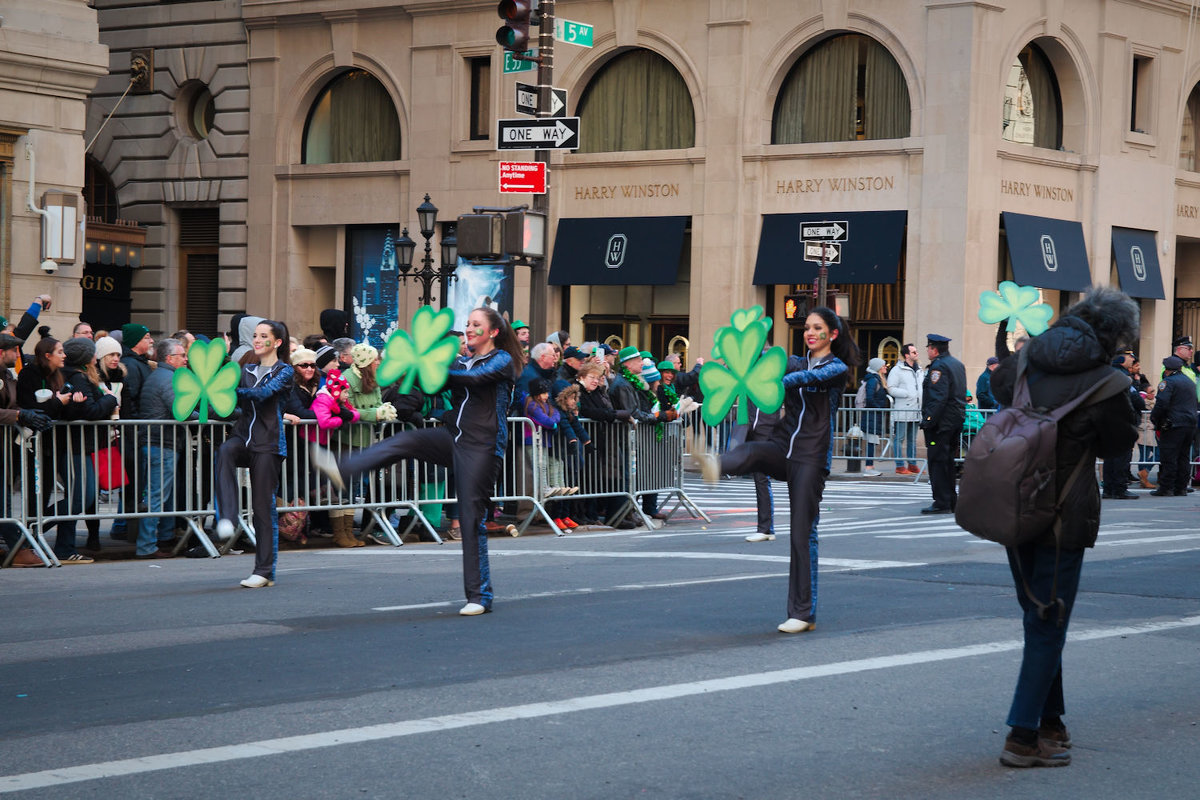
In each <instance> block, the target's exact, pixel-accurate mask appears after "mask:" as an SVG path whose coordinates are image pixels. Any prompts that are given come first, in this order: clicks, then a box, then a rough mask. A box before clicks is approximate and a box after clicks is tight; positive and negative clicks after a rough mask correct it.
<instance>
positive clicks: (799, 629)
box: [779, 617, 817, 633]
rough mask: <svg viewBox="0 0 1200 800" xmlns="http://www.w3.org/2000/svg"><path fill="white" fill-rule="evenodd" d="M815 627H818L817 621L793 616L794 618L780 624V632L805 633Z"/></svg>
mask: <svg viewBox="0 0 1200 800" xmlns="http://www.w3.org/2000/svg"><path fill="white" fill-rule="evenodd" d="M815 627H817V624H816V623H815V622H805V621H804V620H802V619H796V618H795V617H793V618H792V619H789V620H788V621H786V622H781V623H780V624H779V632H780V633H804V632H806V631H811V630H812V629H813V628H815Z"/></svg>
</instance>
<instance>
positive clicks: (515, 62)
mask: <svg viewBox="0 0 1200 800" xmlns="http://www.w3.org/2000/svg"><path fill="white" fill-rule="evenodd" d="M521 55H523V56H526V57H528V58H535V57H536V56H537V50H536V49H533V50H526V51H525V52H524V53H522V54H521ZM532 71H533V62H532V61H522V60H521V59H519V58H513V54H512V53H510V52H508V51H507V50H505V51H504V74H505V75H508V74H510V73H513V72H532Z"/></svg>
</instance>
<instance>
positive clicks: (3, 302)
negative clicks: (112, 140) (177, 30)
mask: <svg viewBox="0 0 1200 800" xmlns="http://www.w3.org/2000/svg"><path fill="white" fill-rule="evenodd" d="M107 67H108V58H107V53H106V48H105V47H104V46H103V45H102V44H101V43H100V40H99V32H98V29H97V24H96V12H95V11H94V10H93V9H91V8H89V6H88V3H87V2H85V0H44V2H29V1H28V0H0V313H2V314H3V315H4V316H5V317H7V318H9V319H10V320H12V321H14V322H15V321H16V320H17V319H18V318H19V317H20V315H21V312H22V311H24V310H25V309H26V308H28V307H29V305H30V302H31V301H32V300H33V299H34V298H35V297H37V296H38V295H40V294H43V293H48V294H50V295H51V296H53V297H54V299H55V301H56V303H55V305H53V306H52V307H51V310H50V312H47V313H46V314H45V315H43V317H42V318H41V321H42V322H43V323H44V324H48V325H50V326H51V330H52V331H53V332H54V333H55V334H56V335H59V336H63V335H69V333H70V329H71V326H72V325H73V324H74V322H75V321H76V320H78V314H79V310H80V307H81V291H82V290H81V288H80V285H79V281H80V277H81V275H80V271H81V264H82V259H83V241H82V239H83V237H82V233H81V231H80V229H79V226H78V222H79V221H81V220H82V214H83V209H84V202H83V198H82V196H81V191H82V189H83V184H84V167H83V164H84V159H83V151H84V147H85V144H86V142H85V139H84V127H85V117H86V103H87V96H88V93H89V92H90V91H91V90H92V88H93V87H94V86H95V84H96V80H97V79H98V78H99V77H100V76H102V75H104V74H105V73H106V72H107ZM31 174H32V181H33V184H34V185H33V187H32V190H33V191H32V196H33V198H34V199H33V202H34V205H35V206H36V207H37V208H38V209H41V210H45V206H46V204H47V198H48V196H52V197H53V201H52V202H53V204H54V205H55V206H56V207H57V208H59V209H64V208H65V209H69V211H68V212H66V214H67V218H68V219H70V218H72V217H73V219H74V220H75V224H72V225H70V226H69V227H70V231H69V232H60V237H59V240H60V242H61V241H62V235H61V234H63V233H65V235H66V238H67V239H68V240H69V241H68V245H69V247H68V249H64V250H63V252H64V253H66V254H69V255H70V256H71V257H68V258H63V259H60V260H59V261H58V267H57V271H56V272H55V273H54V274H52V275H51V274H47V273H46V272H44V271H43V270H42V269H41V268H40V266H39V265H40V264H41V263H42V261H43V260H44V257H45V254H44V253H43V250H42V228H43V225H44V224H46V223H44V222H43V217H42V215H39V214H37V213H36V212H34V211H30V210H29V209H28V200H29V197H30V179H31ZM59 213H60V214H62V213H63V212H59ZM72 250H73V252H71V251H72ZM64 329H65V331H66V333H65V334H64V333H63V331H64Z"/></svg>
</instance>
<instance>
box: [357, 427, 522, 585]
mask: <svg viewBox="0 0 1200 800" xmlns="http://www.w3.org/2000/svg"><path fill="white" fill-rule="evenodd" d="M406 458H415V459H417V460H418V461H426V462H429V463H432V464H438V465H440V466H443V467H451V468H453V470H454V488H455V491H456V493H457V495H458V519H459V525H460V526H461V528H462V552H463V590H464V591H465V592H466V596H467V602H469V603H479V604H480V605H481V606H484V607H485V608H491V607H492V578H491V570H490V569H489V567H488V552H487V533H486V532H485V530H484V527H483V522H484V518H485V509H486V505H487V503H488V500H489V499H490V498H491V496H492V490H493V488H495V486H496V477H497V476H498V475H499V474H500V464H501V461H500V459H499V458H496V455H495V453H494V452H490V451H489V452H472V451H469V450H465V449H464V448H458V447H456V446H455V445H454V438H453V437H452V436H451V435H450V433H449V431H447V430H446V429H445V428H425V429H420V430H412V431H403V432H401V433H397V434H396V435H395V436H391V437H389V438H387V439H384V440H383V441H382V442H380V443H379V444H376V445H372V446H371V447H368V448H367V449H366V450H360V451H359V452H357V453H355V454H354V455H352V456H349V457H348V458H345V459H342V460H341V461H339V462H338V467H339V468H340V469H341V471H342V479H343V480H345V481H347V482H349V480H350V478H351V477H352V476H354V475H357V474H359V473H362V472H370V471H372V470H377V469H383V468H384V467H388V466H391V465H392V464H395V463H396V462H398V461H403V460H404V459H406Z"/></svg>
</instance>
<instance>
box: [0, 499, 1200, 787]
mask: <svg viewBox="0 0 1200 800" xmlns="http://www.w3.org/2000/svg"><path fill="white" fill-rule="evenodd" d="M689 489H690V491H691V492H692V495H693V497H694V499H695V500H697V501H698V502H699V503H700V505H701V506H702V507H704V508H705V509H707V510H709V511H710V512H711V514H712V517H713V521H712V522H711V523H703V522H700V521H695V520H682V519H681V520H673V521H671V522H670V523H669V524H668V525H667V526H666V527H664V528H663V529H661V530H657V531H654V532H650V533H647V532H625V531H619V532H613V531H609V530H607V529H597V530H594V531H581V532H576V533H573V534H571V535H569V536H567V537H563V538H557V537H554V536H550V535H528V536H524V537H521V538H518V539H512V538H508V537H502V538H493V539H492V541H491V545H492V547H491V551H492V570H493V575H494V580H495V584H496V590H497V600H496V605H495V612H494V613H491V614H488V615H485V616H482V617H474V618H462V617H459V616H458V615H457V610H458V608H459V606H460V605H461V604H462V602H463V601H462V597H461V572H460V552H459V549H458V546H457V545H456V544H447V545H442V546H439V545H434V544H416V545H414V544H409V545H406V546H404V547H403V548H399V549H393V548H386V547H369V548H358V549H355V550H344V551H335V550H317V551H303V552H285V553H283V555H282V556H281V560H280V570H279V576H278V584H277V585H276V586H275V587H273V588H270V589H265V590H256V591H250V590H245V589H240V588H238V587H237V582H238V581H239V580H240V579H241V578H244V577H245V576H246V575H247V574H249V572H250V567H251V557H249V556H240V557H239V556H227V557H224V558H221V559H217V560H211V561H210V560H174V561H159V562H151V563H147V562H132V561H131V562H109V563H102V564H97V565H93V566H81V567H64V568H61V569H57V570H5V571H3V572H0V604H2V606H0V609H2V622H0V631H2V633H3V635H2V636H0V641H3V646H2V647H0V760H2V767H0V795H5V796H7V795H9V794H11V795H12V796H14V797H29V798H35V797H36V798H55V799H56V800H59V799H61V798H208V797H224V796H244V797H253V798H256V800H257V799H258V798H287V800H296V799H297V798H350V797H355V798H359V797H361V798H374V797H378V798H397V797H405V798H409V797H411V798H456V797H481V796H488V797H496V798H625V797H639V798H641V797H651V798H653V797H662V798H738V797H744V798H792V797H795V798H826V797H838V798H854V797H867V798H898V797H921V798H1024V797H1029V796H1051V797H1055V798H1074V797H1079V798H1089V799H1091V798H1096V799H1100V798H1122V800H1124V798H1131V797H1132V798H1141V797H1154V798H1195V797H1197V796H1200V790H1197V788H1196V787H1197V786H1198V785H1200V725H1198V723H1200V688H1198V686H1197V684H1198V682H1200V681H1198V678H1200V670H1198V661H1200V659H1198V656H1200V646H1198V645H1200V581H1197V575H1198V574H1200V523H1197V521H1196V520H1197V519H1200V517H1198V516H1197V510H1198V509H1200V494H1196V495H1193V496H1192V497H1188V498H1151V497H1143V498H1142V499H1141V500H1138V501H1127V502H1113V503H1106V505H1105V508H1104V522H1103V527H1102V534H1101V539H1100V545H1099V546H1098V547H1097V548H1095V550H1094V551H1093V552H1092V553H1089V555H1088V560H1087V562H1086V563H1085V567H1084V576H1083V585H1082V588H1081V592H1080V597H1079V600H1078V602H1077V605H1076V610H1075V615H1074V618H1073V619H1072V640H1071V641H1070V642H1069V643H1068V646H1067V649H1066V651H1065V654H1064V674H1065V682H1066V694H1067V705H1068V713H1067V716H1066V720H1067V722H1068V725H1069V726H1070V729H1071V732H1072V736H1073V738H1074V740H1075V747H1074V749H1073V759H1074V763H1073V764H1072V765H1071V766H1070V767H1067V768H1065V769H1055V770H1010V769H1006V768H1004V767H1001V766H1000V765H999V764H998V762H997V755H998V754H999V752H1000V749H1001V747H1002V746H1003V737H1004V734H1005V733H1006V732H1007V728H1006V727H1005V726H1004V724H1003V723H1004V718H1005V714H1006V712H1007V709H1008V702H1009V700H1010V697H1011V692H1012V686H1013V683H1014V681H1015V676H1016V671H1017V665H1018V663H1019V658H1020V624H1019V619H1018V616H1017V613H1018V612H1017V604H1016V600H1015V598H1014V596H1013V589H1012V587H1011V585H1010V582H1009V581H1010V579H1009V576H1008V571H1007V566H1006V565H1005V562H1004V558H1003V551H1002V550H1001V549H1000V548H999V547H998V546H996V545H991V544H989V543H986V542H981V541H978V540H975V539H974V538H973V537H971V536H969V535H967V534H965V533H963V532H962V531H961V530H959V529H958V528H957V527H956V526H955V525H954V523H953V520H952V519H951V518H947V517H933V518H929V517H921V516H920V515H919V514H918V513H917V512H918V510H919V509H920V508H921V507H922V506H924V505H926V504H928V501H929V494H928V487H927V485H913V484H910V483H898V482H894V481H888V480H884V479H875V480H874V481H870V480H866V479H864V480H860V481H831V482H830V484H829V485H828V487H827V489H826V494H825V503H823V505H822V509H823V513H822V524H821V572H820V581H821V583H820V592H819V610H818V624H817V629H816V631H814V632H812V633H809V634H803V635H793V636H788V635H784V634H779V633H777V632H776V631H775V625H776V624H778V623H779V622H781V621H782V620H783V618H784V616H785V613H784V611H785V608H784V601H785V596H786V572H787V553H788V537H787V535H786V530H783V531H781V532H780V536H779V538H778V539H777V540H776V541H775V542H768V543H760V544H749V543H746V542H744V541H743V540H742V537H743V536H744V535H745V534H746V533H748V532H750V531H752V530H753V521H752V520H753V489H752V485H751V484H750V482H749V481H746V480H730V481H726V482H725V483H723V484H721V485H720V486H718V487H713V488H707V487H702V486H699V485H690V486H689ZM1139 493H1141V492H1139ZM778 497H779V499H780V501H781V502H780V504H779V506H778V507H777V511H778V512H779V514H778V519H779V521H780V523H781V524H782V525H784V526H785V528H786V501H785V493H784V492H781V493H779V495H778ZM1193 497H1195V498H1197V499H1193Z"/></svg>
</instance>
